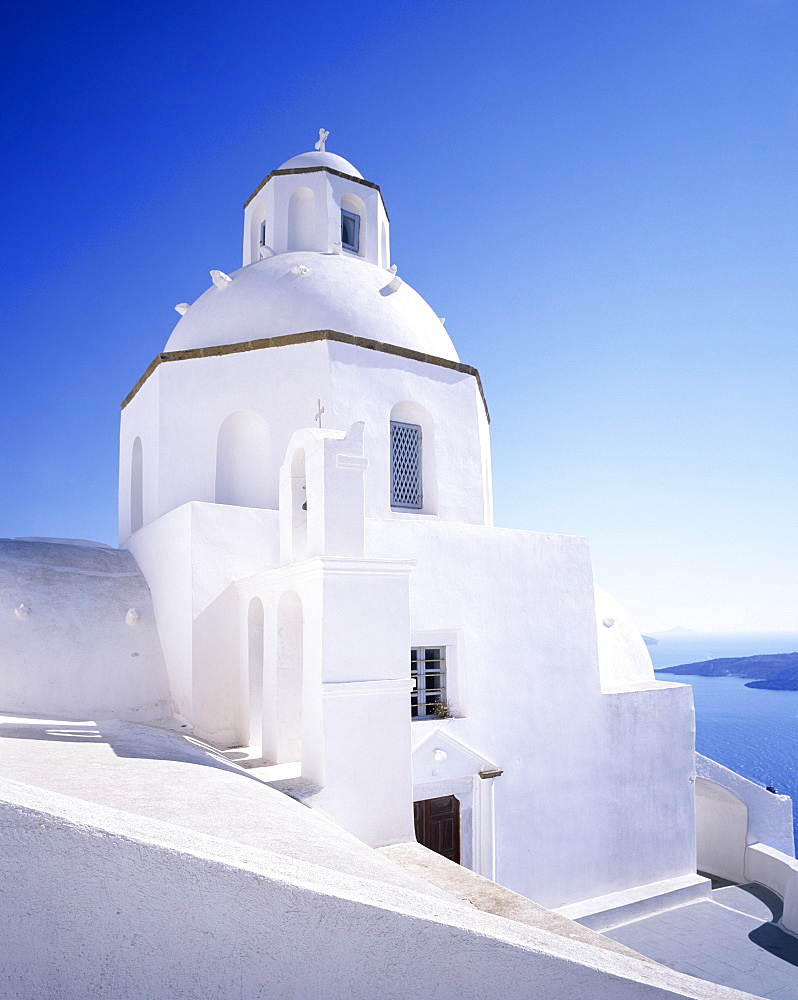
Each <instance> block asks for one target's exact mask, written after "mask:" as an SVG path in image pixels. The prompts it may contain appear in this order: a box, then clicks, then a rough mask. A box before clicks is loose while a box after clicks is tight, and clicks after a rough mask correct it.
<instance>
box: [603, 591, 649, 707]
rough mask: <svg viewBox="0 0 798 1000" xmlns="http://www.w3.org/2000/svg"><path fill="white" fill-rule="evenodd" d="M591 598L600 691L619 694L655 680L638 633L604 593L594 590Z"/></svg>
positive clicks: (619, 607)
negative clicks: (593, 612)
mask: <svg viewBox="0 0 798 1000" xmlns="http://www.w3.org/2000/svg"><path fill="white" fill-rule="evenodd" d="M595 595H596V633H597V635H598V658H599V671H600V674H601V689H602V691H607V692H610V691H623V690H625V689H626V688H627V687H629V686H634V685H636V684H643V683H647V682H649V681H653V680H655V679H656V678H655V676H654V665H653V663H652V662H651V656H650V655H649V652H648V648H647V647H646V644H645V642H644V641H643V637H642V636H641V635H640V630H639V629H638V628H637V626H636V625H635V623H634V622H633V621H632V619H631V618H630V616H629V615H628V614H627V612H626V611H625V610H624V609H623V608H622V607H621V605H620V604H618V602H617V601H616V600H615V598H614V597H611V596H610V595H609V594H608V593H607V591H606V590H602V588H601V587H596V588H595Z"/></svg>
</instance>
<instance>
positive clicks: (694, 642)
mask: <svg viewBox="0 0 798 1000" xmlns="http://www.w3.org/2000/svg"><path fill="white" fill-rule="evenodd" d="M644 634H645V635H648V636H651V638H653V639H657V640H658V642H657V645H655V646H649V647H648V651H649V653H650V654H651V660H652V663H653V664H654V669H655V670H661V669H663V668H664V667H675V666H680V665H682V664H686V663H700V662H703V661H704V660H714V659H718V658H720V657H737V656H757V655H760V654H767V653H792V652H795V651H796V650H798V631H785V632H687V631H684V632H683V631H681V630H679V631H677V632H659V633H655V632H646V633H644ZM659 677H660V679H662V680H672V681H677V682H679V683H684V684H690V685H691V686H692V688H693V701H694V704H695V713H696V750H697V751H698V752H699V753H701V754H703V755H704V756H705V757H710V758H711V759H712V760H715V761H717V762H718V763H719V764H723V765H724V766H725V767H728V768H731V769H732V770H733V771H737V772H738V773H739V774H742V775H743V776H744V777H746V778H748V779H750V780H751V781H755V782H756V783H757V784H759V785H763V786H765V785H768V784H772V785H774V786H775V787H776V789H777V791H779V792H781V793H782V794H784V795H789V796H791V797H792V800H793V829H794V831H795V832H797V833H798V825H797V824H796V819H798V817H796V805H798V691H772V690H766V689H758V688H749V687H746V686H745V685H746V683H747V682H748V681H749V680H750V678H747V677H702V676H695V675H687V674H660V675H659Z"/></svg>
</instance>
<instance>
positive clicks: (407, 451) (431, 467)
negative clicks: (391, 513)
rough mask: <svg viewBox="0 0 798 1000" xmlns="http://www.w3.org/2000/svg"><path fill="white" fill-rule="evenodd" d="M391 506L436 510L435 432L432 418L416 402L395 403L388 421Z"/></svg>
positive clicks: (429, 511)
mask: <svg viewBox="0 0 798 1000" xmlns="http://www.w3.org/2000/svg"><path fill="white" fill-rule="evenodd" d="M390 467H391V507H392V508H393V509H394V510H408V511H409V510H417V511H421V513H423V514H436V513H437V512H438V483H437V478H436V475H435V433H434V425H433V422H432V418H431V417H430V415H429V413H428V412H427V411H426V410H425V409H424V407H423V406H420V405H419V404H418V403H413V402H410V401H409V400H407V401H405V402H402V403H397V404H396V405H395V406H394V407H393V409H392V410H391V421H390Z"/></svg>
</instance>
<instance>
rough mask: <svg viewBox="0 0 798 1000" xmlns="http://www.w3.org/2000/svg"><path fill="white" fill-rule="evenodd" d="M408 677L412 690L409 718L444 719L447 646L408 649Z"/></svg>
mask: <svg viewBox="0 0 798 1000" xmlns="http://www.w3.org/2000/svg"><path fill="white" fill-rule="evenodd" d="M410 676H411V677H412V678H413V681H414V686H413V692H412V694H411V695H410V717H411V718H413V719H445V718H447V716H448V715H449V706H448V705H447V704H446V647H445V646H433V647H430V646H418V647H415V648H414V649H411V650H410Z"/></svg>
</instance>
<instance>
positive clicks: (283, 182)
mask: <svg viewBox="0 0 798 1000" xmlns="http://www.w3.org/2000/svg"><path fill="white" fill-rule="evenodd" d="M319 135H320V138H319V142H317V143H316V147H317V148H316V150H314V151H313V152H310V153H300V154H299V156H293V157H291V159H290V160H286V162H285V163H283V164H282V166H280V167H278V168H277V170H272V172H271V173H270V174H269V175H268V176H267V177H266V178H265V179H264V180H263V181H261V183H260V184H259V185H258V187H257V188H256V189H255V191H254V192H253V194H252V195H251V196H250V198H249V200H248V201H247V203H246V205H245V206H244V255H243V263H244V266H245V267H246V265H247V264H254V263H255V262H256V261H258V260H262V259H264V258H265V257H270V256H272V255H274V254H281V253H290V252H292V251H302V250H305V251H308V250H309V251H316V252H319V253H340V254H344V255H347V256H350V257H356V258H358V257H359V258H360V259H361V260H365V261H368V262H369V263H371V264H376V265H377V266H378V267H382V268H385V269H388V268H389V267H390V265H391V251H390V234H389V225H390V224H389V221H388V213H387V212H386V210H385V203H384V202H383V200H382V193H381V191H380V189H379V187H378V185H376V184H373V183H372V182H371V181H367V180H364V178H363V176H362V175H361V174H360V172H359V171H358V170H357V169H356V168H355V167H353V166H352V164H351V163H349V161H348V160H345V159H344V158H343V157H342V156H337V155H336V154H335V153H328V152H327V150H326V149H325V148H324V146H325V141H326V133H325V132H324V130H323V129H321V130H320V133H319ZM322 136H324V138H322Z"/></svg>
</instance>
